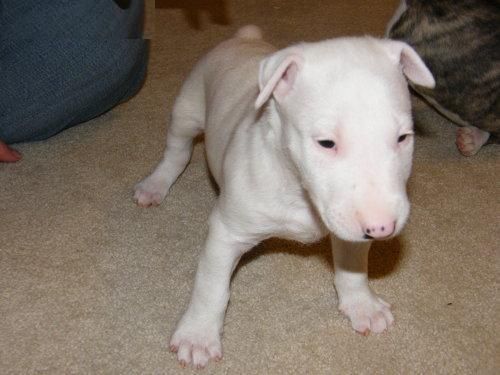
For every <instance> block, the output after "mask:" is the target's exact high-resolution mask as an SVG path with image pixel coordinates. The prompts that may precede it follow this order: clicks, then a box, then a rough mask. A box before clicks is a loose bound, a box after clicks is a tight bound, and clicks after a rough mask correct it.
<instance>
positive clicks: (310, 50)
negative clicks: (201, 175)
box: [135, 26, 434, 367]
mask: <svg viewBox="0 0 500 375" xmlns="http://www.w3.org/2000/svg"><path fill="white" fill-rule="evenodd" d="M405 75H406V77H407V78H408V79H410V80H412V81H413V82H414V83H416V84H419V85H423V86H426V87H432V86H433V85H434V79H433V77H432V75H431V73H430V72H429V70H428V69H427V68H426V66H425V65H424V63H423V62H422V61H421V59H420V58H419V57H418V55H417V54H416V53H415V52H414V50H413V49H411V48H410V47H409V46H408V45H407V44H404V43H402V42H396V41H389V40H381V39H375V38H371V37H359V38H354V37H352V38H339V39H332V40H326V41H323V42H319V43H303V44H298V45H295V46H292V47H289V48H286V49H283V50H280V51H276V50H275V49H274V48H273V47H272V46H271V45H269V44H267V43H265V42H264V41H262V39H261V33H260V30H259V29H258V28H257V27H255V26H246V27H244V28H242V29H241V30H240V31H239V32H238V33H237V34H236V36H235V37H234V38H233V39H230V40H228V41H225V42H223V43H221V44H220V45H219V46H217V47H216V48H215V49H214V50H212V51H211V52H209V53H208V54H207V56H205V57H204V58H203V59H202V60H201V61H200V62H199V63H198V64H197V65H196V67H195V68H194V70H193V71H192V73H191V74H190V76H189V77H188V79H187V80H186V82H185V83H184V86H183V87H182V90H181V92H180V95H179V97H178V98H177V100H176V103H175V106H174V109H173V113H172V121H171V124H170V127H169V129H168V134H167V146H166V150H165V154H164V157H163V160H162V161H161V162H160V164H159V165H158V166H157V167H156V169H155V170H154V172H153V173H152V174H151V175H150V176H149V177H147V178H146V179H144V180H143V181H142V182H140V183H139V184H138V185H137V186H136V188H135V200H136V201H137V203H138V204H139V205H140V206H151V205H157V204H159V203H160V202H161V201H162V200H163V198H164V197H165V195H166V194H167V192H168V190H169V188H170V186H171V185H172V184H173V183H174V182H175V180H176V179H177V177H178V176H179V175H180V174H181V172H182V171H183V170H184V168H185V167H186V164H187V163H188V161H189V158H190V155H191V151H192V140H193V137H195V136H196V135H198V134H199V133H201V132H205V144H206V153H207V158H208V164H209V167H210V170H211V172H212V174H213V176H214V178H215V180H216V181H217V183H218V185H219V187H220V196H219V198H218V200H217V204H216V205H215V207H214V209H213V211H212V214H211V216H210V226H209V228H210V229H209V233H208V238H207V240H206V245H205V248H204V251H203V253H202V254H201V259H200V262H199V265H198V271H197V274H196V280H195V284H194V290H193V294H192V298H191V302H190V304H189V307H188V309H187V311H186V312H185V314H184V316H183V317H182V319H181V320H180V322H179V323H178V326H177V329H176V330H175V333H174V334H173V336H172V339H171V342H170V348H171V350H172V351H174V352H177V357H178V360H179V361H180V362H181V364H183V365H186V364H190V363H192V364H193V365H194V366H196V367H204V366H205V365H206V364H207V362H208V361H209V359H220V358H221V357H222V347H221V337H220V336H221V333H222V328H223V321H224V314H225V310H226V306H227V303H228V300H229V283H230V278H231V273H232V272H233V270H234V268H235V266H236V264H237V263H238V260H239V259H240V257H241V256H242V255H243V254H244V253H245V252H246V251H248V250H250V249H251V248H252V247H254V246H255V245H256V244H257V243H259V242H260V241H262V240H264V239H266V238H269V237H273V236H279V237H284V238H288V239H293V240H298V241H302V242H313V241H317V240H319V239H320V238H322V237H323V236H325V235H327V234H328V233H330V234H331V238H332V245H333V253H334V263H335V287H336V290H337V293H338V298H339V308H340V310H341V311H342V312H343V313H344V314H345V315H347V316H348V317H349V319H350V320H351V323H352V326H353V328H354V329H355V330H356V331H358V332H361V333H364V334H366V333H368V332H370V331H373V332H382V331H384V330H385V329H386V328H387V327H389V326H390V325H391V324H392V322H393V316H392V314H391V311H390V306H389V304H387V303H386V302H384V301H383V300H382V299H380V298H379V297H378V296H377V295H376V294H375V293H374V292H373V291H372V290H371V289H370V287H369V286H368V280H367V261H368V250H369V248H370V240H372V239H382V238H388V237H390V236H394V235H396V234H397V233H398V232H399V231H400V230H401V228H402V227H403V225H404V223H405V221H406V219H407V216H408V212H409V203H408V199H407V195H406V181H407V179H408V177H409V175H410V169H411V163H412V153H413V131H412V129H413V126H412V117H411V108H410V98H409V92H408V88H407V82H406V80H405Z"/></svg>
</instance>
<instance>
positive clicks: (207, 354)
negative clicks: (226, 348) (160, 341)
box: [170, 322, 222, 369]
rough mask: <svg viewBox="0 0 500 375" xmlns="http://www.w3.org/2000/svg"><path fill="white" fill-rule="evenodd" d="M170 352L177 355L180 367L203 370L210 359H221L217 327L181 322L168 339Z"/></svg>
mask: <svg viewBox="0 0 500 375" xmlns="http://www.w3.org/2000/svg"><path fill="white" fill-rule="evenodd" d="M170 351H171V352H174V353H177V360H178V361H179V363H180V364H181V366H182V367H186V366H189V365H190V364H192V365H193V367H196V368H198V369H201V368H204V367H205V366H206V365H207V363H208V361H209V360H210V359H212V360H215V361H219V360H221V359H222V345H221V340H220V335H219V332H218V329H217V327H214V326H209V325H208V324H206V323H203V324H193V323H191V324H190V323H187V322H181V323H180V324H179V326H178V327H177V329H176V331H175V333H174V334H173V335H172V338H171V339H170Z"/></svg>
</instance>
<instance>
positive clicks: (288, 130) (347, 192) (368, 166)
mask: <svg viewBox="0 0 500 375" xmlns="http://www.w3.org/2000/svg"><path fill="white" fill-rule="evenodd" d="M405 76H406V77H405ZM406 78H408V79H409V80H411V81H413V82H414V83H415V84H418V85H422V86H425V87H433V86H434V79H433V77H432V74H431V73H430V72H429V70H428V69H427V67H426V66H425V65H424V63H423V62H422V60H421V59H420V57H419V56H418V55H417V54H416V52H415V51H414V50H413V49H412V48H411V47H410V46H408V45H407V44H405V43H402V42H395V41H389V40H379V39H374V38H369V37H364V38H340V39H333V40H327V41H324V42H320V43H310V44H307V43H305V44H300V45H296V46H293V47H290V48H287V49H284V50H281V51H278V52H276V53H275V54H273V55H271V56H269V57H267V58H266V59H264V60H263V61H262V63H261V66H260V76H259V85H260V94H259V96H258V98H257V101H256V107H257V108H258V107H260V106H262V105H263V104H264V103H266V102H267V101H272V103H269V105H272V106H273V107H274V108H275V109H276V112H277V113H278V116H279V117H280V128H279V131H278V137H279V138H280V142H281V144H282V145H283V147H284V150H285V154H286V155H287V157H288V158H289V159H290V161H291V162H292V164H293V165H294V166H295V167H296V171H297V173H298V175H299V177H300V179H301V182H302V184H303V186H304V188H305V189H306V190H307V191H308V193H309V195H310V197H311V200H312V201H313V203H314V205H315V207H316V209H317V210H318V213H319V214H320V216H321V218H322V219H323V221H324V223H325V225H326V226H327V227H328V229H329V230H330V231H332V232H333V233H335V234H336V235H337V236H339V237H340V238H342V239H344V240H348V241H363V240H369V239H373V238H375V239H381V238H387V237H390V236H393V235H395V234H397V233H398V232H399V231H400V230H401V228H402V227H403V225H404V223H405V222H406V219H407V217H408V213H409V203H408V198H407V195H406V182H407V180H408V177H409V175H410V170H411V162H412V154H413V124H412V118H411V107H410V96H409V91H408V86H407V81H406Z"/></svg>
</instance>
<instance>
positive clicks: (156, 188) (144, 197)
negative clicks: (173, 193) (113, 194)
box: [134, 175, 169, 207]
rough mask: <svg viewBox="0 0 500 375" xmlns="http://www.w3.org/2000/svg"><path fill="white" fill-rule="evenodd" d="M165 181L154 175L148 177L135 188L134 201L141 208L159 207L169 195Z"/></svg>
mask: <svg viewBox="0 0 500 375" xmlns="http://www.w3.org/2000/svg"><path fill="white" fill-rule="evenodd" d="M168 189H169V186H168V184H167V182H166V181H164V179H161V178H158V177H156V176H154V175H151V176H149V177H146V178H145V179H144V180H142V181H141V182H139V183H138V184H137V185H135V187H134V191H135V193H134V201H135V202H136V203H137V205H138V206H140V207H150V206H158V205H159V204H160V203H161V202H162V201H163V199H164V198H165V196H166V195H167V193H168Z"/></svg>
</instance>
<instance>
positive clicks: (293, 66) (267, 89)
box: [255, 47, 303, 109]
mask: <svg viewBox="0 0 500 375" xmlns="http://www.w3.org/2000/svg"><path fill="white" fill-rule="evenodd" d="M302 65H303V58H302V57H301V54H300V51H299V49H298V48H294V47H291V48H286V49H284V50H281V51H278V52H276V53H274V54H272V55H270V56H268V57H266V58H265V59H264V60H262V61H261V63H260V71H259V89H260V93H259V96H258V97H257V100H256V101H255V108H257V109H258V108H260V107H261V106H262V105H263V104H264V103H265V102H267V101H268V100H269V98H270V97H271V95H273V96H274V98H275V99H276V100H277V101H278V102H279V101H281V100H282V99H283V98H284V97H285V96H286V95H287V94H288V93H289V92H290V91H291V90H292V88H293V85H294V83H295V80H296V78H297V73H298V72H299V71H300V69H301V68H302Z"/></svg>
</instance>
